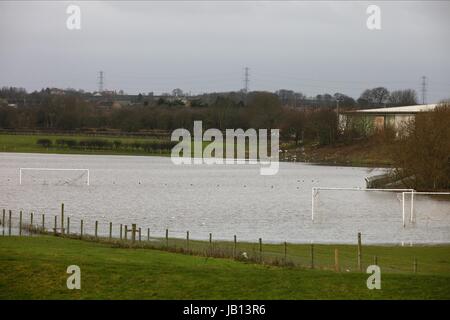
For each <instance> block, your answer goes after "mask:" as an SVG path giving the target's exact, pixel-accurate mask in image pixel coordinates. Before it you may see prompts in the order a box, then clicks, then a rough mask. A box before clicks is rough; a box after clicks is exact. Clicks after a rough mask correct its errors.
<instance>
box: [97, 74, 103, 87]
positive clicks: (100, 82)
mask: <svg viewBox="0 0 450 320" xmlns="http://www.w3.org/2000/svg"><path fill="white" fill-rule="evenodd" d="M98 92H103V71H99V73H98Z"/></svg>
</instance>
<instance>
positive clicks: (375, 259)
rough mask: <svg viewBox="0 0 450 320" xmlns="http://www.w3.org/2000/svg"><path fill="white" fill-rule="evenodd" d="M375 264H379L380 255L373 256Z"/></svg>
mask: <svg viewBox="0 0 450 320" xmlns="http://www.w3.org/2000/svg"><path fill="white" fill-rule="evenodd" d="M373 264H374V265H376V266H377V265H378V257H377V256H373Z"/></svg>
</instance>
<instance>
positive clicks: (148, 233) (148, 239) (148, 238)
mask: <svg viewBox="0 0 450 320" xmlns="http://www.w3.org/2000/svg"><path fill="white" fill-rule="evenodd" d="M147 241H150V228H147Z"/></svg>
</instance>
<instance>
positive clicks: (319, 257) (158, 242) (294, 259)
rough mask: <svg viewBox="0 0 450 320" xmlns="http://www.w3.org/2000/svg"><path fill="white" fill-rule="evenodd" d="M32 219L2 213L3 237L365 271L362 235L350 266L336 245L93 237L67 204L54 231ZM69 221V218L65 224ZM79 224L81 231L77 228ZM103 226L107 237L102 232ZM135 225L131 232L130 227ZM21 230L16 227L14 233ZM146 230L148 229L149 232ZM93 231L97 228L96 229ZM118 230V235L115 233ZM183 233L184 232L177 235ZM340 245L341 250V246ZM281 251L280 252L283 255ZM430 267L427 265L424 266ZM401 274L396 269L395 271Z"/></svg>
mask: <svg viewBox="0 0 450 320" xmlns="http://www.w3.org/2000/svg"><path fill="white" fill-rule="evenodd" d="M26 216H27V215H26V214H25V215H24V213H23V212H22V211H20V212H19V216H18V217H17V216H14V215H13V212H12V211H11V210H8V211H7V210H6V209H3V210H2V215H1V221H0V224H1V226H2V235H3V236H5V235H6V234H7V235H8V236H11V235H13V234H12V231H13V225H15V226H18V230H17V231H15V232H16V233H17V234H18V235H19V236H22V235H23V234H24V233H22V231H25V234H28V235H33V234H44V235H54V236H58V237H67V238H73V239H80V240H81V239H82V240H87V241H96V242H103V243H107V244H112V245H114V246H119V247H141V248H149V249H158V250H167V251H172V252H178V253H184V254H190V255H200V256H206V257H220V258H231V259H235V260H239V261H248V262H253V263H261V264H272V265H277V266H285V267H293V266H299V267H305V268H311V269H316V268H319V269H329V270H335V271H336V272H340V271H341V270H342V269H344V270H346V271H349V270H355V271H356V270H357V271H360V272H362V271H363V270H364V268H363V259H362V258H363V254H362V235H361V233H359V232H358V234H357V251H356V252H355V253H356V254H355V256H354V260H353V262H351V261H349V260H347V261H345V260H344V259H342V257H340V255H339V249H338V248H336V247H333V245H330V246H327V247H321V246H316V245H314V244H313V243H311V244H310V246H309V252H308V246H306V245H304V246H301V245H293V246H292V249H291V250H288V247H289V244H288V243H287V242H286V241H285V242H282V243H279V244H277V243H268V244H264V245H263V241H262V238H258V242H257V243H251V242H238V239H237V236H236V235H234V236H233V239H232V240H231V239H230V240H229V241H225V240H214V239H213V234H212V233H209V237H208V238H206V237H205V239H204V240H192V239H191V238H190V235H191V234H190V232H189V230H187V231H185V232H183V236H181V237H177V236H175V237H174V236H172V237H169V235H171V234H173V233H174V232H172V231H171V230H169V229H168V228H167V229H165V234H164V236H163V235H161V236H160V237H157V236H154V234H155V231H152V230H151V229H150V228H147V237H146V239H143V238H142V227H138V226H137V225H136V224H130V225H128V224H125V225H123V224H113V222H112V221H109V223H102V224H99V221H98V220H95V221H91V222H90V227H91V228H94V230H93V233H92V232H91V233H90V232H89V230H88V229H86V224H85V221H84V219H78V218H76V217H70V216H65V212H64V204H62V205H61V212H60V215H59V216H58V215H54V221H53V225H52V226H51V227H50V228H48V227H49V226H48V224H47V225H46V221H47V220H48V219H46V214H45V213H42V214H41V220H40V221H39V220H37V219H36V220H35V219H34V213H33V212H30V214H29V219H28V221H25V220H26V219H24V217H26ZM64 218H65V219H64ZM77 225H79V229H78V230H77V228H76V226H77ZM101 226H103V227H104V229H105V230H107V231H105V232H104V233H101V232H99V230H100V227H101ZM130 226H131V228H129V227H130ZM14 230H16V228H14ZM144 230H145V229H144ZM91 231H92V229H91ZM114 231H116V233H115V232H114ZM175 233H178V232H175ZM336 246H339V245H336ZM277 249H278V250H277ZM378 258H379V255H376V256H374V263H375V264H376V265H377V264H378ZM412 262H413V263H412V268H411V269H410V271H412V272H414V273H417V270H418V261H417V258H416V257H413V258H412ZM421 266H426V264H421ZM391 268H392V269H393V270H395V268H394V267H391Z"/></svg>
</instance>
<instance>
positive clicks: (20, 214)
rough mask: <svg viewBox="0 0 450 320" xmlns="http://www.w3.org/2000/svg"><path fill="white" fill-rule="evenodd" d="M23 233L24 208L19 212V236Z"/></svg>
mask: <svg viewBox="0 0 450 320" xmlns="http://www.w3.org/2000/svg"><path fill="white" fill-rule="evenodd" d="M21 235H22V210H20V212H19V236H21Z"/></svg>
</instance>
